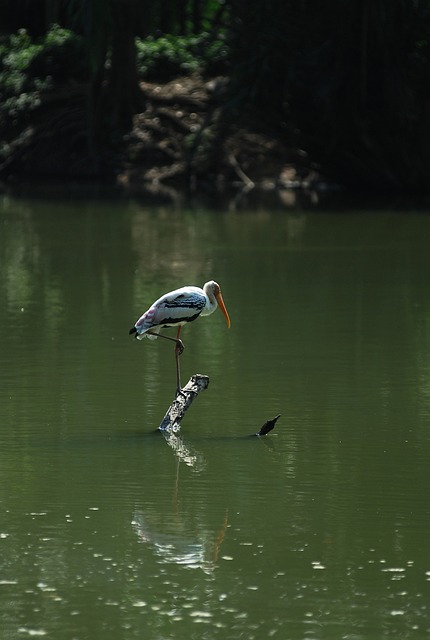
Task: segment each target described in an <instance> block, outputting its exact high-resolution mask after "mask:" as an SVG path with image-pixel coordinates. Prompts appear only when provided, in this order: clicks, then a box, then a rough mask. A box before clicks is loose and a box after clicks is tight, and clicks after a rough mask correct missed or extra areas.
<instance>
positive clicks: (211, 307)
mask: <svg viewBox="0 0 430 640" xmlns="http://www.w3.org/2000/svg"><path fill="white" fill-rule="evenodd" d="M205 294H206V304H205V308H204V309H203V311H202V316H210V314H211V313H213V312H214V311H215V309H216V308H217V306H218V302H217V301H216V298H215V296H214V294H213V293H212V292H211V291H210V292H207V291H205Z"/></svg>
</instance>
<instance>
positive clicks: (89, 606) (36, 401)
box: [0, 197, 430, 640]
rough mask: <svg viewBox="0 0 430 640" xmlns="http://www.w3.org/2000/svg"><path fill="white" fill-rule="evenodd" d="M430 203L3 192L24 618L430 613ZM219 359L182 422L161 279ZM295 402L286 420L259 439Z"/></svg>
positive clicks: (12, 477)
mask: <svg viewBox="0 0 430 640" xmlns="http://www.w3.org/2000/svg"><path fill="white" fill-rule="evenodd" d="M429 238H430V217H427V216H426V215H423V214H418V213H414V212H413V211H404V212H394V211H393V212H390V211H385V212H378V211H373V210H372V211H366V212H364V211H355V212H353V211H337V212H324V213H322V212H308V211H299V212H286V211H265V210H251V211H240V212H231V211H230V212H221V211H208V210H202V209H199V208H196V209H185V210H178V209H173V208H168V207H165V208H163V207H148V206H145V204H142V203H139V202H137V201H132V200H130V201H126V202H124V201H109V200H108V199H106V200H103V199H99V200H93V199H80V200H77V199H73V198H72V199H70V198H69V199H67V200H62V199H55V200H54V199H50V200H48V199H44V198H38V199H30V198H28V199H23V198H22V199H11V198H7V197H4V198H3V200H2V201H1V205H0V268H1V280H0V327H1V331H0V354H1V369H0V473H1V480H2V481H1V485H0V486H1V488H0V509H1V520H0V550H1V555H0V558H1V560H0V627H1V629H2V638H5V640H16V639H19V638H25V637H37V636H41V637H47V638H52V639H55V640H56V639H57V638H60V637H61V638H62V639H63V640H78V639H79V640H84V639H87V638H88V639H91V640H99V639H100V640H101V639H103V640H109V639H112V640H118V639H121V640H122V639H123V640H129V639H132V638H142V637H145V638H150V639H151V640H170V639H172V640H173V639H175V640H182V639H183V640H185V639H187V640H188V639H190V638H191V639H192V638H199V639H200V640H201V639H204V638H207V639H208V640H216V639H218V638H219V639H223V640H230V639H231V640H233V639H234V640H236V639H237V638H242V637H243V638H247V640H252V639H254V638H255V639H256V640H261V638H272V637H274V638H280V639H282V640H285V639H288V640H305V639H306V640H308V639H315V640H316V639H321V640H338V639H341V638H342V639H343V638H345V639H346V638H347V639H348V640H378V639H380V638H402V639H404V638H419V639H424V638H426V637H428V636H429V634H430V612H429V605H428V603H429V602H430V599H429V595H430V589H429V586H430V584H429V583H430V556H429V531H430V506H429V504H430V503H429V495H430V474H429V471H428V470H429V453H430V430H429V429H430V421H429V415H430V386H429V374H430V372H429V368H430V338H429V336H430V333H429V331H430V324H429V323H430V251H429ZM212 278H214V279H216V280H218V281H219V282H220V284H221V286H222V289H223V294H224V299H225V302H226V304H227V308H228V310H229V313H230V316H231V319H232V327H231V329H230V330H228V329H227V328H226V325H225V321H224V318H223V316H222V314H220V313H215V314H214V315H212V316H210V317H207V318H202V319H199V320H198V321H197V322H196V323H193V324H192V325H190V326H188V327H186V328H185V329H184V331H183V337H184V342H185V347H186V349H185V352H184V354H183V356H182V372H183V382H185V381H186V380H187V379H188V377H189V376H190V375H192V374H193V373H197V372H198V373H205V374H207V375H208V376H209V377H210V385H209V388H208V390H207V391H205V392H204V393H203V394H201V395H200V396H199V397H198V398H197V399H196V401H195V403H194V404H193V405H192V407H191V408H190V410H189V412H188V413H187V416H186V418H185V420H184V422H183V427H182V432H181V438H180V439H179V440H176V441H174V440H173V441H172V440H170V441H166V440H165V439H164V437H163V436H162V435H161V434H159V433H154V430H155V429H156V428H157V426H158V424H159V423H160V421H161V419H162V417H163V415H164V412H165V410H166V409H167V407H168V405H169V403H170V401H171V400H172V397H173V394H174V389H175V368H174V355H173V350H172V347H171V345H170V343H168V342H167V341H162V340H157V341H155V342H149V341H143V342H138V341H136V340H133V339H132V338H131V337H130V336H128V330H129V328H130V327H131V326H132V324H133V323H134V322H135V320H136V319H137V317H138V316H139V315H140V314H141V313H142V312H143V311H144V310H145V309H146V308H147V307H148V306H149V304H150V303H151V302H152V301H153V300H155V299H156V298H158V297H159V295H161V294H162V293H164V292H166V291H168V290H170V289H173V288H176V287H177V286H181V285H183V284H197V285H200V286H201V285H202V284H203V283H204V282H205V281H206V280H209V279H212ZM279 413H280V414H281V418H280V420H279V422H278V424H277V426H276V429H275V431H274V432H273V433H272V434H271V435H270V436H268V437H267V438H265V439H259V438H248V437H246V436H248V435H249V434H251V433H254V432H255V431H256V430H257V429H258V428H259V427H260V426H261V425H262V424H263V422H265V421H266V420H267V419H268V418H271V417H273V416H274V415H277V414H279Z"/></svg>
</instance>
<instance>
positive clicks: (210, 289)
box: [129, 280, 230, 390]
mask: <svg viewBox="0 0 430 640" xmlns="http://www.w3.org/2000/svg"><path fill="white" fill-rule="evenodd" d="M218 305H219V308H220V309H221V311H222V312H223V314H224V316H225V319H226V320H227V325H228V327H230V317H229V315H228V312H227V309H226V308H225V304H224V300H223V297H222V294H221V288H220V286H219V284H218V283H217V282H214V281H213V280H210V281H209V282H206V284H205V285H204V286H203V289H200V287H193V286H187V287H181V288H180V289H175V290H174V291H170V292H169V293H165V294H164V296H161V298H158V300H156V301H155V302H154V303H153V304H152V305H151V306H150V308H149V309H148V311H145V313H144V314H143V315H142V316H141V317H140V318H139V320H137V322H136V324H135V325H134V326H133V327H132V328H131V329H130V332H129V333H130V334H132V333H135V334H136V338H137V339H138V340H143V338H150V339H151V340H155V339H156V338H158V337H159V338H166V339H167V340H172V341H173V342H175V357H176V373H177V386H178V390H179V389H180V388H181V384H180V370H179V356H180V355H181V353H182V352H183V350H184V345H183V342H182V340H180V338H179V336H180V333H181V328H182V326H183V325H184V324H186V323H187V322H192V321H193V320H196V319H197V318H198V317H199V316H209V315H210V314H211V313H213V312H214V311H215V309H216V308H217V307H218ZM165 327H178V331H177V334H176V338H172V337H171V336H166V335H164V334H162V333H159V331H160V329H162V328H165Z"/></svg>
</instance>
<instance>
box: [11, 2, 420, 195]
mask: <svg viewBox="0 0 430 640" xmlns="http://www.w3.org/2000/svg"><path fill="white" fill-rule="evenodd" d="M0 34H1V36H0V179H1V180H3V181H11V180H19V179H35V178H36V179H40V178H49V179H52V178H56V179H65V178H66V179H67V178H71V177H72V178H74V179H86V180H104V181H108V182H115V183H119V184H122V185H139V184H146V185H151V184H160V183H164V184H170V183H171V184H175V185H181V186H183V187H186V188H187V189H190V188H191V189H206V190H220V189H223V188H226V185H230V184H233V183H235V182H237V183H239V184H240V185H242V187H243V186H244V187H245V188H246V187H247V186H249V185H254V184H264V183H271V184H275V185H276V184H285V185H287V186H288V185H297V184H303V183H306V182H312V181H318V180H320V179H321V176H323V177H324V179H325V180H327V181H330V182H332V183H336V184H341V185H343V186H345V187H347V188H350V189H357V188H359V189H367V190H370V189H371V190H380V191H384V190H390V191H393V190H395V191H413V192H415V193H416V192H428V191H429V177H428V176H429V169H430V163H429V148H430V144H429V143H430V82H429V79H430V78H429V70H430V62H429V58H430V1H428V0H330V1H328V0H295V1H288V0H224V1H220V0H175V1H174V2H170V1H168V0H159V1H158V2H156V1H151V0H1V2H0Z"/></svg>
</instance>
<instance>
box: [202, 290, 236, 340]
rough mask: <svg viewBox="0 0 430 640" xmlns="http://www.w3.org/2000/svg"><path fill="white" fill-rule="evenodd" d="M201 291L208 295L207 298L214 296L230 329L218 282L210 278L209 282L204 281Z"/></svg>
mask: <svg viewBox="0 0 430 640" xmlns="http://www.w3.org/2000/svg"><path fill="white" fill-rule="evenodd" d="M203 291H204V292H205V293H206V295H207V296H209V298H211V297H214V298H215V300H216V301H217V303H218V306H219V308H220V309H221V311H222V312H223V314H224V317H225V319H226V320H227V326H228V328H229V329H230V324H231V322H230V316H229V315H228V311H227V309H226V308H225V304H224V300H223V298H222V294H221V287H220V286H219V284H218V282H215V281H214V280H210V281H209V282H206V284H205V285H204V286H203Z"/></svg>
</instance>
